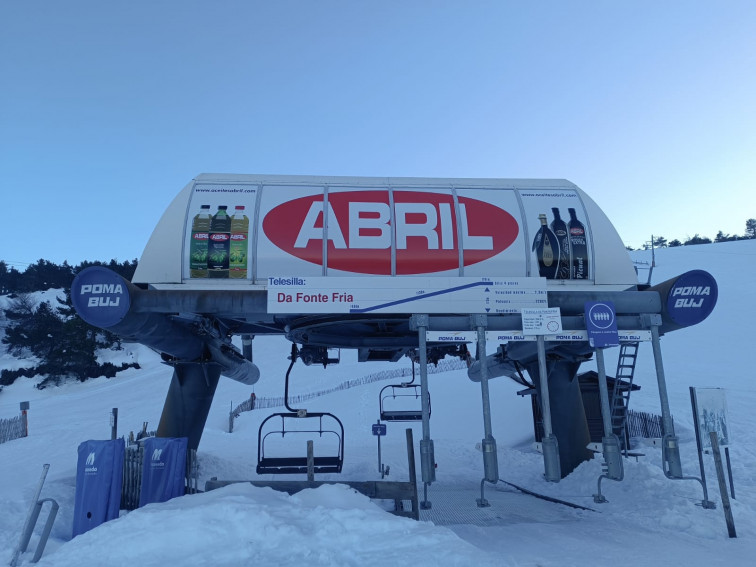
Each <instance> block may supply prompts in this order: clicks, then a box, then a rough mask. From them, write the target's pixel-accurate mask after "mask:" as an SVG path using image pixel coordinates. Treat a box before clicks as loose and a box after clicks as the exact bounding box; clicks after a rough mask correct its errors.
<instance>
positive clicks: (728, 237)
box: [628, 219, 756, 250]
mask: <svg viewBox="0 0 756 567" xmlns="http://www.w3.org/2000/svg"><path fill="white" fill-rule="evenodd" d="M754 238H756V219H748V220H747V221H746V230H745V234H743V235H740V236H739V235H737V234H726V233H724V232H722V231H721V230H720V231H719V232H717V236H716V237H715V238H714V240H713V241H712V240H711V238H708V237H706V236H700V235H699V234H698V233H696V234H695V235H693V236H691V237H688V238H687V239H686V240H684V241H680V240H678V239H677V238H675V239H674V240H669V241H668V240H667V239H666V238H664V237H663V236H654V237H652V243H653V245H654V247H655V248H667V247H670V248H673V247H675V246H690V245H693V244H711V243H712V242H731V241H733V240H750V239H754ZM650 247H651V244H646V245H644V246H643V248H644V249H648V248H650ZM628 250H632V248H630V247H629V246H628Z"/></svg>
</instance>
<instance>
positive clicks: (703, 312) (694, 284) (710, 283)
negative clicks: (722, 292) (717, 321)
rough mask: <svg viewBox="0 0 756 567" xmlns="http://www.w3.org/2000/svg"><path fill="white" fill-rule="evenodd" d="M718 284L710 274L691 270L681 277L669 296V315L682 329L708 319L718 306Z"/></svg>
mask: <svg viewBox="0 0 756 567" xmlns="http://www.w3.org/2000/svg"><path fill="white" fill-rule="evenodd" d="M717 293H718V290H717V282H716V280H715V279H714V276H712V275H711V274H710V273H708V272H705V271H703V270H691V271H690V272H685V273H684V274H683V275H681V276H680V277H679V278H677V280H675V283H674V284H673V285H672V287H671V288H670V289H669V293H668V294H667V314H668V315H669V317H670V319H672V321H674V322H675V323H676V324H678V325H680V326H681V327H687V326H689V325H696V324H698V323H700V322H701V321H703V320H704V319H706V318H707V317H708V316H709V315H710V314H711V312H712V310H713V309H714V306H715V305H716V304H717Z"/></svg>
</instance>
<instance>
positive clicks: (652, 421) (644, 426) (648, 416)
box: [627, 410, 662, 439]
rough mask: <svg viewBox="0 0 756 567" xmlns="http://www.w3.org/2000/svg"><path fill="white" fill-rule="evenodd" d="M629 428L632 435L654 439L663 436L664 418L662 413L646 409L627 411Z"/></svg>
mask: <svg viewBox="0 0 756 567" xmlns="http://www.w3.org/2000/svg"><path fill="white" fill-rule="evenodd" d="M627 430H628V434H629V436H630V437H642V438H644V439H653V438H657V437H662V418H661V416H660V415H655V414H652V413H646V412H644V411H633V410H628V411H627Z"/></svg>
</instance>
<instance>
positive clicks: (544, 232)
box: [533, 215, 559, 280]
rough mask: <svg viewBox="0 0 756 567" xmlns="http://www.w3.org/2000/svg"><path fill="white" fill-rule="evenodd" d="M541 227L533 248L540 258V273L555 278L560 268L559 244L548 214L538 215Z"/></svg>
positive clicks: (543, 276) (542, 275)
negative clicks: (548, 221)
mask: <svg viewBox="0 0 756 567" xmlns="http://www.w3.org/2000/svg"><path fill="white" fill-rule="evenodd" d="M538 220H540V221H541V228H539V229H538V232H537V233H536V235H535V239H534V240H533V250H534V251H535V253H536V257H537V258H538V274H539V275H540V276H541V277H542V278H547V279H550V280H553V279H554V278H555V277H556V275H557V271H558V270H559V244H558V243H557V237H556V236H555V235H554V233H553V232H552V231H551V229H550V228H549V225H548V224H547V222H546V215H538Z"/></svg>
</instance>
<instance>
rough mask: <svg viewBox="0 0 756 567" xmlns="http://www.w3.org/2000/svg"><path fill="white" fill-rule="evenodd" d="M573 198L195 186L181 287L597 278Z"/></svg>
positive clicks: (469, 191) (569, 193)
mask: <svg viewBox="0 0 756 567" xmlns="http://www.w3.org/2000/svg"><path fill="white" fill-rule="evenodd" d="M592 253H593V252H592V243H591V234H590V229H589V222H588V219H587V215H586V212H585V209H584V207H583V203H582V201H581V199H580V196H579V194H578V192H577V191H575V190H570V189H538V190H525V189H507V188H481V187H469V188H465V187H455V188H449V187H420V188H418V187H400V186H399V187H397V186H392V187H390V188H389V187H382V186H375V187H366V186H357V185H355V186H339V187H328V188H326V187H324V186H320V185H316V184H313V185H295V184H291V185H259V186H255V185H244V184H232V183H228V184H213V183H197V184H195V185H194V187H193V189H192V193H191V196H190V200H189V207H188V211H187V219H186V223H185V235H184V256H183V278H184V280H193V281H198V280H211V279H222V280H226V281H229V280H265V279H266V278H268V277H272V276H282V275H298V276H323V275H333V276H345V275H349V276H355V275H365V276H371V275H372V276H376V275H377V276H391V275H394V276H417V275H429V276H456V275H464V276H490V277H496V276H508V277H544V278H547V279H550V280H590V279H592V278H593V260H592Z"/></svg>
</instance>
